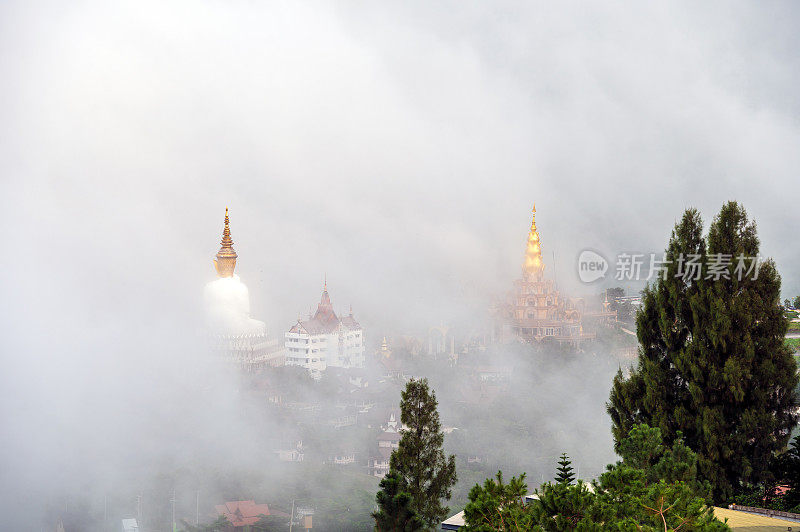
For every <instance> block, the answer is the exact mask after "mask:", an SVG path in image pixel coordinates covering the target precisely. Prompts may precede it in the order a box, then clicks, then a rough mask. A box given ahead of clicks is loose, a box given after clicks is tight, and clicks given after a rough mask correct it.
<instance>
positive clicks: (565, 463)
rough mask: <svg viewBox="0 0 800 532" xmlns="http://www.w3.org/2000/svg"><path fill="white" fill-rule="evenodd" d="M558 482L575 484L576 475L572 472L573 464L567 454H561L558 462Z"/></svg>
mask: <svg viewBox="0 0 800 532" xmlns="http://www.w3.org/2000/svg"><path fill="white" fill-rule="evenodd" d="M556 471H558V473H557V474H556V479H555V480H556V482H558V483H559V484H572V483H573V482H575V474H574V472H573V470H572V462H571V461H570V459H569V456H567V453H561V457H560V458H559V460H558V467H557V468H556Z"/></svg>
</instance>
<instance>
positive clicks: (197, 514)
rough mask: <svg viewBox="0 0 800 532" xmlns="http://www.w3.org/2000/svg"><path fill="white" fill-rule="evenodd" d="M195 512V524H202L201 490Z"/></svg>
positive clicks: (198, 493) (198, 492) (198, 491)
mask: <svg viewBox="0 0 800 532" xmlns="http://www.w3.org/2000/svg"><path fill="white" fill-rule="evenodd" d="M195 504H196V506H195V510H194V524H195V525H199V524H200V490H197V500H196V501H195Z"/></svg>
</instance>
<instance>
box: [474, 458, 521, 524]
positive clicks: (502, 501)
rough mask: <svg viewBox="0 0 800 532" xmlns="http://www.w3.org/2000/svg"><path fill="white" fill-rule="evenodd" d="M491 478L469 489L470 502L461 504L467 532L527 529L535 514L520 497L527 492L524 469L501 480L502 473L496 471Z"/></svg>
mask: <svg viewBox="0 0 800 532" xmlns="http://www.w3.org/2000/svg"><path fill="white" fill-rule="evenodd" d="M496 479H497V480H496V481H495V480H494V479H491V478H488V479H486V481H485V482H484V483H483V486H482V487H481V486H479V485H477V484H476V485H475V486H474V487H473V488H472V489H471V490H470V492H469V500H470V502H469V504H467V506H466V508H464V521H465V522H466V523H467V526H465V527H464V528H463V530H465V531H466V532H490V531H494V530H501V531H511V530H530V529H531V528H532V526H533V522H534V517H533V514H532V513H531V512H530V511H529V510H530V509H529V508H527V507H526V506H525V503H524V502H523V498H524V497H525V495H526V494H527V492H528V486H527V484H525V473H523V474H522V475H520V476H519V478H517V477H511V481H509V483H508V484H505V483H503V473H502V472H500V471H498V472H497V476H496Z"/></svg>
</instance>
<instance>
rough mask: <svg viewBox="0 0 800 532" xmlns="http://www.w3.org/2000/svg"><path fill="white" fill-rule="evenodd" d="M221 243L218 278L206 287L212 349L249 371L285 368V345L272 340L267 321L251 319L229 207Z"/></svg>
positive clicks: (217, 268)
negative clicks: (268, 366)
mask: <svg viewBox="0 0 800 532" xmlns="http://www.w3.org/2000/svg"><path fill="white" fill-rule="evenodd" d="M221 244H222V247H220V249H219V251H218V252H217V256H216V259H215V260H214V267H215V268H216V270H217V277H218V278H217V279H216V280H215V281H211V282H210V283H208V284H207V285H206V287H205V291H204V294H203V300H204V304H205V313H206V331H207V332H208V337H209V339H210V340H211V344H212V349H213V350H214V351H215V352H218V353H219V354H220V355H221V356H222V357H223V358H225V359H227V360H230V361H231V362H234V363H236V364H238V365H239V366H241V367H242V368H244V369H247V370H254V369H258V368H260V367H263V366H265V365H271V366H277V365H283V362H284V358H285V357H284V352H283V346H282V345H281V344H280V342H278V341H277V340H273V339H270V338H269V336H268V335H267V325H266V324H265V323H264V322H263V321H259V320H256V319H253V318H251V317H250V292H249V291H248V290H247V286H246V285H245V284H244V283H243V282H242V281H241V280H240V279H239V276H238V275H236V274H235V273H234V270H235V268H236V259H237V258H238V255H237V254H236V251H235V250H234V249H233V240H232V239H231V230H230V220H229V219H228V209H227V208H226V209H225V229H224V230H223V232H222V242H221Z"/></svg>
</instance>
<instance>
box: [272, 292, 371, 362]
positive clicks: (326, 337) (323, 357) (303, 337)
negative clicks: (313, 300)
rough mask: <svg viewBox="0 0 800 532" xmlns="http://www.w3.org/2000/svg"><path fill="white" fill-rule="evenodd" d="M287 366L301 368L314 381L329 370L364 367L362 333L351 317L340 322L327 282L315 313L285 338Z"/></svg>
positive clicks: (301, 321)
mask: <svg viewBox="0 0 800 532" xmlns="http://www.w3.org/2000/svg"><path fill="white" fill-rule="evenodd" d="M285 337H286V338H285V340H286V342H285V347H286V365H287V366H302V367H304V368H306V369H308V370H309V371H310V372H311V374H312V375H313V376H314V377H319V376H320V374H321V372H323V371H325V369H326V368H328V367H336V368H362V367H364V330H363V329H362V328H361V325H360V324H359V323H358V322H357V321H356V320H355V318H354V317H353V310H352V308H351V309H350V314H348V315H347V316H345V317H343V318H340V317H339V316H337V315H336V313H335V312H334V311H333V304H332V303H331V297H330V295H329V294H328V282H327V280H326V281H325V286H324V287H323V289H322V297H321V298H320V301H319V304H318V305H317V311H316V312H315V313H314V315H313V316H309V318H308V319H307V320H305V321H303V320H301V319H299V318H298V320H297V323H296V324H295V325H294V326H293V327H292V328H291V329H289V332H287V333H286V334H285Z"/></svg>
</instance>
